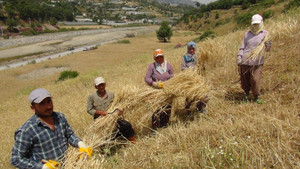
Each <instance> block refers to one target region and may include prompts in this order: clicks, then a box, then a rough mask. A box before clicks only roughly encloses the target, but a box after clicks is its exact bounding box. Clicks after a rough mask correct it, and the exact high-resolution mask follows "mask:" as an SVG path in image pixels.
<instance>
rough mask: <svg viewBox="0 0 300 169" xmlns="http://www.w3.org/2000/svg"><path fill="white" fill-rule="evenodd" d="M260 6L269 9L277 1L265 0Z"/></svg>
mask: <svg viewBox="0 0 300 169" xmlns="http://www.w3.org/2000/svg"><path fill="white" fill-rule="evenodd" d="M260 4H261V5H260V6H261V7H264V8H269V7H270V6H272V5H274V4H275V0H263V1H261V3H260Z"/></svg>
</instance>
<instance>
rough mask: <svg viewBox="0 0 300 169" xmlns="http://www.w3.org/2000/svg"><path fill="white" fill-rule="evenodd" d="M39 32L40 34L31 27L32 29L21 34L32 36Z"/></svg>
mask: <svg viewBox="0 0 300 169" xmlns="http://www.w3.org/2000/svg"><path fill="white" fill-rule="evenodd" d="M37 34H39V33H38V32H37V31H35V30H34V29H30V30H27V31H25V32H22V33H20V35H24V36H32V35H37Z"/></svg>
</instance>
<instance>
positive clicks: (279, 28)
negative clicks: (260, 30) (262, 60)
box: [247, 18, 299, 60]
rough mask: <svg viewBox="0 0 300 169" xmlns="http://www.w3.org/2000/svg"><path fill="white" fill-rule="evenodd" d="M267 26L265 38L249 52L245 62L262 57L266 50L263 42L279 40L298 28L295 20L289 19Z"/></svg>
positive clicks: (270, 23) (272, 22)
mask: <svg viewBox="0 0 300 169" xmlns="http://www.w3.org/2000/svg"><path fill="white" fill-rule="evenodd" d="M268 25H269V26H268V27H267V28H266V29H267V30H268V34H267V36H266V37H265V38H264V40H263V41H262V42H261V43H260V44H259V45H258V46H257V47H256V48H255V49H253V50H252V51H251V52H250V54H249V55H248V56H247V60H254V59H258V58H259V57H260V56H262V55H263V54H264V52H265V49H266V46H265V42H268V41H271V40H272V39H274V38H280V37H281V36H283V35H288V34H290V33H291V32H293V31H295V30H296V29H297V27H298V26H299V25H298V22H297V20H295V19H291V18H289V19H288V22H281V24H278V23H276V22H274V21H271V22H269V23H268Z"/></svg>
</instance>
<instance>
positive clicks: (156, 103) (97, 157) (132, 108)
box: [64, 69, 211, 168]
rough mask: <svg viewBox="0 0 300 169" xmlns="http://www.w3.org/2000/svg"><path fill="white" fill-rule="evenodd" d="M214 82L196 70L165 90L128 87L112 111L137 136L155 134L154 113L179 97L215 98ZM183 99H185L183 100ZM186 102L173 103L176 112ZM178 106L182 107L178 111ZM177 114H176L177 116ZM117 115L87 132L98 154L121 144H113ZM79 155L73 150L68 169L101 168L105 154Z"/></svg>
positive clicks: (67, 159) (118, 94) (100, 120)
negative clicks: (121, 114)
mask: <svg viewBox="0 0 300 169" xmlns="http://www.w3.org/2000/svg"><path fill="white" fill-rule="evenodd" d="M209 84H210V83H209V82H207V81H204V79H203V78H202V77H201V76H200V75H199V74H198V73H197V70H196V69H190V70H185V71H184V72H181V73H179V74H177V75H175V76H174V77H173V78H171V79H170V80H168V81H166V82H164V83H163V86H164V88H163V89H153V88H151V87H145V88H140V89H139V88H137V87H135V86H124V87H122V88H119V90H118V91H116V92H115V93H116V97H115V99H114V102H113V104H112V105H111V107H110V109H109V110H108V112H112V111H113V110H115V109H116V108H120V109H123V110H124V115H125V117H126V120H128V121H130V123H132V125H133V128H134V129H135V131H136V133H137V134H138V135H140V136H142V135H145V134H146V133H147V132H149V131H151V129H150V128H151V116H152V114H153V113H154V112H155V111H157V110H159V109H163V107H164V105H166V104H171V103H172V101H173V100H174V99H176V98H184V99H183V100H184V101H188V102H197V101H205V102H206V101H207V98H208V96H210V95H211V86H210V85H209ZM180 100H182V99H180ZM182 104H183V103H179V104H178V103H176V104H172V107H173V108H174V109H175V110H176V109H182ZM177 106H178V107H179V108H177ZM173 115H174V114H173ZM118 118H119V117H118V115H117V113H114V114H109V115H107V116H104V117H101V118H98V119H97V120H96V121H95V122H94V123H93V124H92V125H91V126H90V128H88V129H87V131H86V135H85V137H84V138H83V141H84V142H85V143H86V144H88V145H90V146H91V147H92V148H93V150H94V152H95V151H97V149H98V148H97V147H101V146H103V145H111V146H112V145H114V144H119V143H118V142H115V141H111V135H112V133H113V131H114V130H115V126H116V121H117V119H118ZM78 155H79V153H78V152H77V150H76V149H70V150H69V151H68V153H67V155H66V157H65V162H64V167H65V168H101V167H103V166H102V163H103V161H101V159H103V158H101V156H103V155H102V154H101V153H97V152H96V153H94V155H93V157H92V158H87V156H86V155H84V156H82V157H81V158H80V159H78Z"/></svg>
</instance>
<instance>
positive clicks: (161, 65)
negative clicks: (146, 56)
mask: <svg viewBox="0 0 300 169" xmlns="http://www.w3.org/2000/svg"><path fill="white" fill-rule="evenodd" d="M153 58H154V61H155V62H154V63H151V64H150V65H149V66H148V69H147V72H146V76H145V82H146V83H147V84H149V85H150V86H153V87H155V88H158V89H159V88H162V87H163V85H162V83H161V82H164V81H166V80H168V79H170V78H171V77H172V76H173V74H174V72H173V67H172V65H171V64H170V63H168V62H167V60H166V59H165V57H164V52H163V51H162V50H161V49H156V50H155V51H154V54H153Z"/></svg>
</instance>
